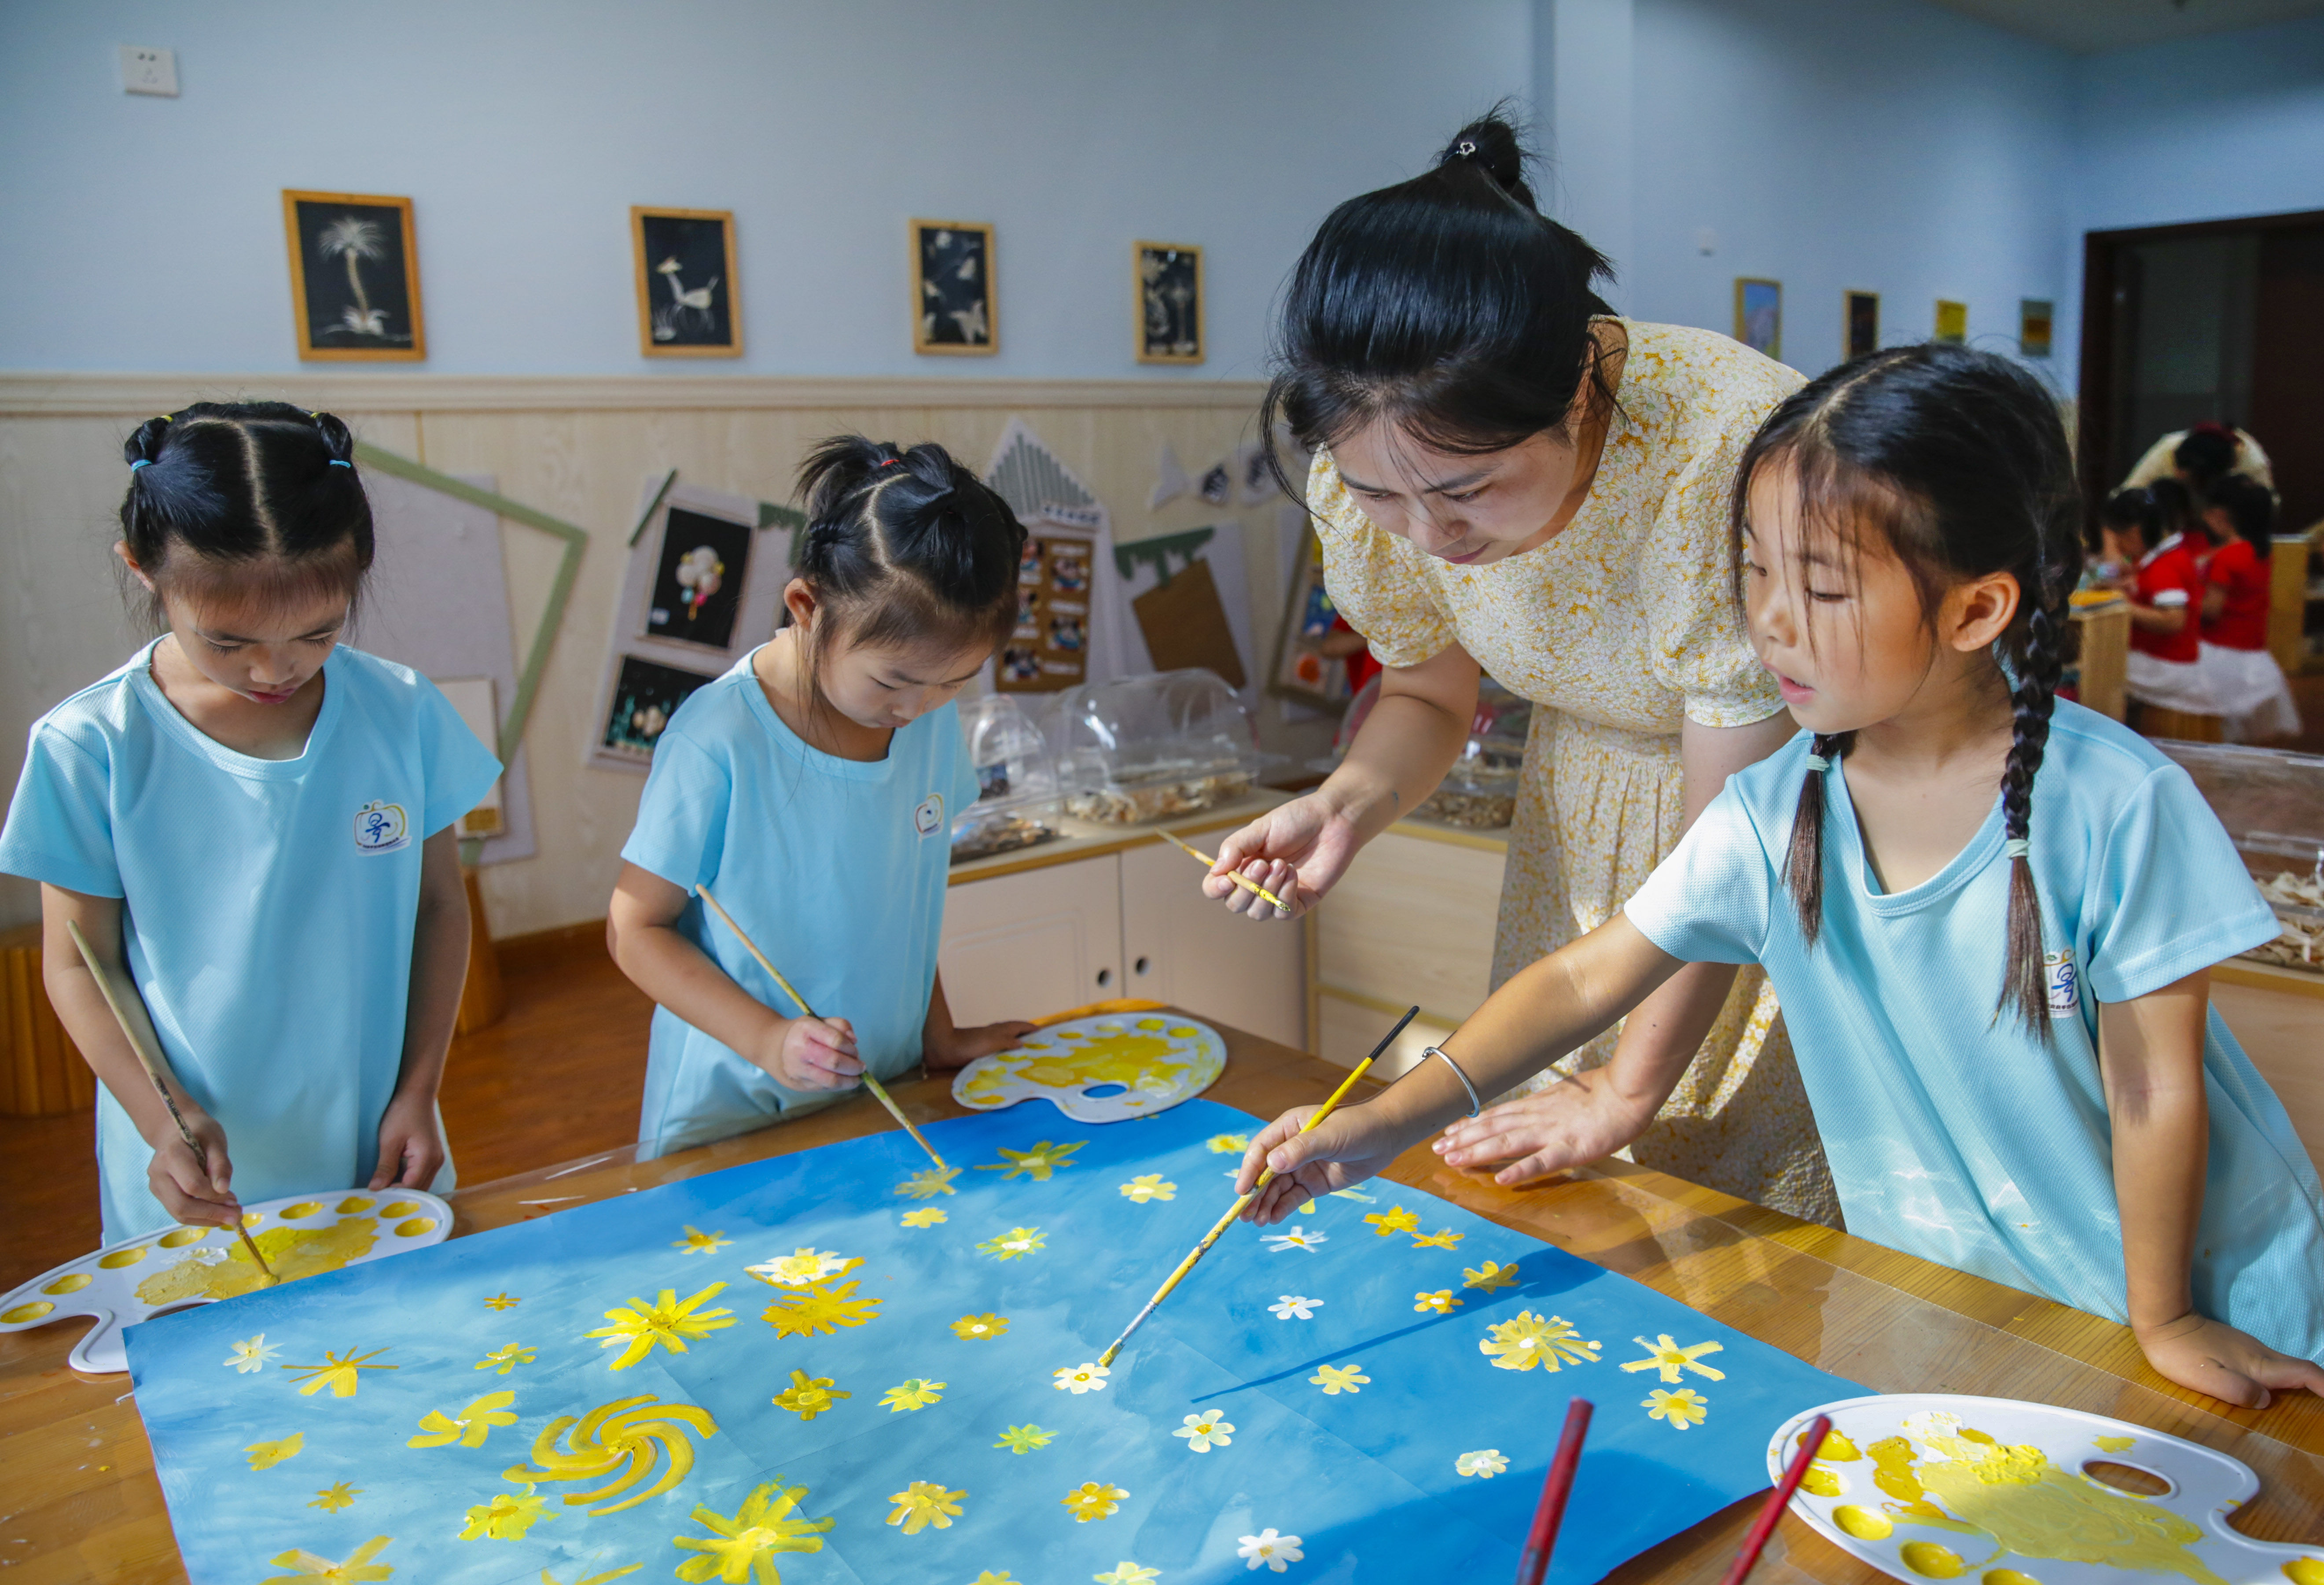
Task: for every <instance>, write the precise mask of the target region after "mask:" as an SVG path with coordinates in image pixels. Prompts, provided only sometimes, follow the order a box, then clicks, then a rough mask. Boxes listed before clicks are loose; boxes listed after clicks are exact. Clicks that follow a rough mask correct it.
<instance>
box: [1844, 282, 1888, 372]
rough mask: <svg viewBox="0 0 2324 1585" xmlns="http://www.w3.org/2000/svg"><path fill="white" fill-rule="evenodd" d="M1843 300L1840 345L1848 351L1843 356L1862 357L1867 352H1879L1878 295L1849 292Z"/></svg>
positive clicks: (1876, 293)
mask: <svg viewBox="0 0 2324 1585" xmlns="http://www.w3.org/2000/svg"><path fill="white" fill-rule="evenodd" d="M1843 298H1844V303H1845V306H1844V307H1843V308H1842V309H1841V311H1840V345H1841V346H1842V347H1844V348H1847V349H1848V350H1847V352H1846V353H1845V355H1844V356H1846V357H1863V356H1864V355H1865V354H1866V353H1867V352H1877V351H1878V350H1880V294H1879V293H1878V292H1846V293H1844V294H1843Z"/></svg>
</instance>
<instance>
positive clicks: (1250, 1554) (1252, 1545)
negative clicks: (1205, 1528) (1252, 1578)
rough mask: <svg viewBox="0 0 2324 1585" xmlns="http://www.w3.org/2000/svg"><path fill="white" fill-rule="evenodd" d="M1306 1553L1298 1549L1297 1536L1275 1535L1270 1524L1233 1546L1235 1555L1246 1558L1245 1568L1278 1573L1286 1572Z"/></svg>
mask: <svg viewBox="0 0 2324 1585" xmlns="http://www.w3.org/2000/svg"><path fill="white" fill-rule="evenodd" d="M1306 1555H1307V1554H1306V1553H1304V1552H1301V1551H1300V1550H1299V1537H1297V1536H1296V1535H1277V1534H1276V1533H1275V1526H1274V1525H1268V1527H1267V1528H1266V1529H1264V1530H1262V1531H1260V1532H1259V1534H1256V1535H1246V1536H1244V1537H1243V1538H1242V1540H1241V1541H1240V1542H1239V1543H1236V1546H1235V1556H1237V1557H1239V1558H1243V1559H1246V1560H1248V1561H1247V1562H1245V1563H1244V1565H1243V1566H1244V1567H1245V1568H1249V1569H1258V1568H1269V1569H1273V1570H1274V1571H1276V1572H1277V1573H1278V1574H1281V1573H1285V1572H1287V1571H1289V1570H1290V1567H1291V1565H1292V1564H1294V1563H1296V1562H1299V1561H1300V1560H1301V1559H1303V1558H1305V1556H1306Z"/></svg>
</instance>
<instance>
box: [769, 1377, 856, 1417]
mask: <svg viewBox="0 0 2324 1585" xmlns="http://www.w3.org/2000/svg"><path fill="white" fill-rule="evenodd" d="M853 1396H854V1394H853V1393H843V1392H841V1391H840V1390H839V1389H838V1388H837V1387H835V1386H833V1385H832V1381H831V1377H829V1376H809V1375H808V1374H807V1372H806V1371H804V1370H794V1371H792V1372H791V1385H790V1386H787V1387H785V1388H784V1389H783V1390H782V1391H781V1392H779V1393H777V1394H776V1395H775V1407H776V1408H778V1409H788V1410H789V1411H790V1412H791V1413H792V1414H796V1415H798V1417H799V1418H800V1419H801V1420H812V1419H814V1418H815V1417H816V1415H818V1414H829V1413H830V1412H831V1411H832V1410H834V1409H836V1408H837V1407H839V1400H840V1399H842V1398H852V1397H853Z"/></svg>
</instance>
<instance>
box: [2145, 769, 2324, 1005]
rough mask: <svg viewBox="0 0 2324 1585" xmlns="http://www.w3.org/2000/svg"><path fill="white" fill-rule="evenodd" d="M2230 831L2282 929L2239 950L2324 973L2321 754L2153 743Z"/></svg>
mask: <svg viewBox="0 0 2324 1585" xmlns="http://www.w3.org/2000/svg"><path fill="white" fill-rule="evenodd" d="M2154 746H2155V747H2156V748H2158V749H2160V750H2162V751H2163V753H2164V754H2165V755H2169V756H2170V757H2171V758H2172V760H2174V761H2176V762H2177V763H2178V764H2179V765H2180V766H2181V768H2183V769H2184V770H2185V771H2186V772H2187V774H2189V775H2190V776H2191V777H2193V778H2194V781H2195V785H2196V787H2197V788H2198V789H2199V790H2200V791H2201V792H2202V794H2203V797H2204V799H2205V800H2206V801H2207V802H2209V804H2210V806H2211V812H2212V813H2214V814H2216V815H2218V817H2219V823H2220V824H2221V825H2223V826H2225V827H2227V835H2228V836H2229V837H2230V838H2232V839H2234V841H2235V844H2236V851H2237V852H2239V853H2241V854H2242V855H2243V860H2244V867H2245V868H2246V869H2248V870H2249V871H2250V872H2251V876H2252V878H2253V879H2254V880H2255V881H2256V882H2258V883H2259V889H2260V894H2262V895H2263V896H2264V897H2265V898H2266V899H2267V902H2268V906H2269V907H2271V908H2273V910H2275V920H2276V923H2277V924H2278V925H2280V926H2281V927H2282V933H2281V934H2279V935H2278V936H2277V937H2276V939H2275V940H2274V941H2270V942H2268V943H2266V944H2265V945H2264V946H2259V947H2255V948H2253V949H2252V950H2250V951H2248V952H2246V953H2245V954H2244V956H2245V957H2246V958H2253V959H2258V960H2259V961H2261V962H2264V963H2280V964H2282V965H2284V966H2285V967H2287V968H2292V969H2306V970H2308V971H2310V972H2311V973H2319V974H2324V755H2314V754H2293V753H2291V752H2289V751H2287V750H2284V749H2279V748H2251V747H2246V746H2241V745H2237V744H2225V743H2179V742H2172V741H2158V742H2157V743H2156V744H2155V745H2154Z"/></svg>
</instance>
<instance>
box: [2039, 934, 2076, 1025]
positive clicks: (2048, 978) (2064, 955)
mask: <svg viewBox="0 0 2324 1585" xmlns="http://www.w3.org/2000/svg"><path fill="white" fill-rule="evenodd" d="M2042 977H2043V980H2044V981H2045V982H2046V983H2047V984H2048V986H2049V987H2050V1016H2051V1017H2052V1018H2070V1017H2072V1016H2073V1015H2074V1014H2075V1013H2076V1012H2077V1011H2078V1010H2079V1009H2080V1006H2081V1005H2082V979H2081V976H2080V974H2078V973H2076V972H2075V970H2074V951H2073V949H2072V948H2070V947H2069V948H2067V949H2066V950H2064V951H2062V952H2044V953H2043V954H2042Z"/></svg>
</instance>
